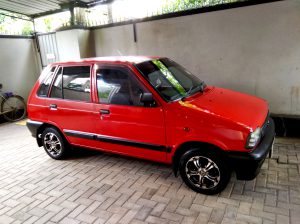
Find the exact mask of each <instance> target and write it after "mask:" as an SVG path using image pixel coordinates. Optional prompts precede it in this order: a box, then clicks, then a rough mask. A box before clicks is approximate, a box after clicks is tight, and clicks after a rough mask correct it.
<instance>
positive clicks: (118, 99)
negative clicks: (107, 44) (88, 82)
mask: <svg viewBox="0 0 300 224" xmlns="http://www.w3.org/2000/svg"><path fill="white" fill-rule="evenodd" d="M97 89H98V98H99V101H100V103H103V104H117V105H132V106H144V104H143V103H142V102H140V97H141V94H142V93H143V92H146V91H147V90H146V89H145V88H144V87H143V86H142V85H141V84H140V83H139V82H138V80H137V79H136V78H135V77H134V74H132V72H131V71H130V70H129V69H127V68H124V67H106V68H100V69H98V70H97Z"/></svg>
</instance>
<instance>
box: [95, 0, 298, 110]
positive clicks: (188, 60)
mask: <svg viewBox="0 0 300 224" xmlns="http://www.w3.org/2000/svg"><path fill="white" fill-rule="evenodd" d="M299 12H300V1H297V0H290V1H282V2H274V3H268V4H261V5H255V6H249V7H242V8H236V9H229V10H223V11H216V12H210V13H203V14H197V15H190V16H184V17H177V18H170V19H163V20H156V21H150V22H143V23H138V24H137V40H138V41H137V43H134V40H133V27H132V25H124V26H117V27H110V28H103V29H97V30H94V31H92V32H93V35H94V40H95V51H96V56H107V55H161V56H167V57H170V58H172V59H174V60H175V61H177V62H179V63H181V64H182V65H184V66H185V67H187V68H188V69H189V70H191V71H192V72H193V73H194V74H197V75H198V76H199V77H200V78H201V79H203V80H205V81H206V82H207V83H208V84H211V85H217V86H221V87H225V88H230V89H234V90H237V91H241V92H246V93H249V94H253V95H256V96H259V97H262V98H265V99H267V100H268V101H269V103H270V109H271V112H272V113H276V114H286V115H300V42H299V40H300V26H299V24H300V13H299ZM228 106H230V103H229V104H228Z"/></svg>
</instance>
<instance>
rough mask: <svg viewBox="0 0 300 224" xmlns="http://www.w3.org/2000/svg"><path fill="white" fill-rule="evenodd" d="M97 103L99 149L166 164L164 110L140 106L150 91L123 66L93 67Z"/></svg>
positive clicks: (156, 106) (105, 65)
mask: <svg viewBox="0 0 300 224" xmlns="http://www.w3.org/2000/svg"><path fill="white" fill-rule="evenodd" d="M95 67H96V68H95V70H94V72H95V80H96V83H95V84H96V91H97V97H96V100H97V101H98V102H97V103H96V104H95V125H96V127H95V131H96V134H97V137H96V139H97V141H98V142H99V143H98V144H99V147H101V148H104V149H106V150H109V151H112V152H117V153H120V154H126V155H130V156H134V157H139V158H145V159H150V160H155V161H165V160H166V152H167V151H168V150H169V148H168V147H167V146H166V138H165V125H164V114H163V108H162V107H161V106H160V105H159V104H158V103H157V102H154V103H152V104H151V105H149V104H147V105H146V104H145V103H142V102H141V101H140V96H141V94H142V93H145V92H148V93H149V91H148V90H147V89H146V87H145V86H144V85H143V84H142V83H141V82H140V81H139V80H138V79H137V77H136V75H135V73H134V72H133V71H132V70H131V69H130V68H129V67H127V66H125V65H112V64H111V65H107V64H98V65H97V66H95Z"/></svg>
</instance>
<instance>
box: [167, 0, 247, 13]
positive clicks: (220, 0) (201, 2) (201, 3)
mask: <svg viewBox="0 0 300 224" xmlns="http://www.w3.org/2000/svg"><path fill="white" fill-rule="evenodd" d="M238 1H242V0H175V1H171V2H168V3H167V4H166V5H165V6H164V7H163V13H168V12H177V11H183V10H188V9H193V8H200V7H207V6H213V5H219V4H226V3H231V2H238Z"/></svg>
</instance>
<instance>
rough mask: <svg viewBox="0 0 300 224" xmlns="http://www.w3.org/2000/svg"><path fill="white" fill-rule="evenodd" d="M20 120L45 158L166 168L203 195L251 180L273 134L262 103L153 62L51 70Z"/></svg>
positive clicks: (99, 62) (112, 60) (166, 62)
mask: <svg viewBox="0 0 300 224" xmlns="http://www.w3.org/2000/svg"><path fill="white" fill-rule="evenodd" d="M28 116H29V120H28V121H27V126H28V128H29V130H30V131H31V133H32V135H33V136H34V137H36V138H37V143H38V145H39V146H43V147H44V149H45V151H46V152H47V154H48V155H49V156H50V157H51V158H53V159H63V158H65V156H66V155H67V154H68V153H69V152H70V149H71V147H70V146H72V145H74V146H80V147H87V148H93V149H98V150H102V151H106V152H112V153H118V154H122V155H127V156H133V157H137V158H142V159H147V160H152V161H157V162H162V163H167V164H172V166H173V171H174V173H175V175H176V176H177V173H178V171H179V173H180V175H181V177H182V179H183V180H184V182H185V183H186V184H187V185H188V186H189V187H190V188H191V189H193V190H195V191H197V192H200V193H204V194H215V193H218V192H220V191H222V190H223V189H224V188H225V187H226V185H227V183H228V181H229V179H230V174H231V171H235V173H236V177H237V179H241V180H251V179H253V178H255V177H256V175H257V174H258V173H259V171H260V168H261V166H262V164H263V162H264V160H265V158H266V156H267V155H268V153H269V152H271V149H272V145H273V141H274V135H275V132H274V123H273V121H272V119H271V118H270V117H269V112H268V104H267V102H266V101H265V100H262V99H259V98H257V97H254V96H250V95H246V94H243V93H239V92H234V91H231V90H227V89H222V88H218V87H214V86H207V85H206V84H205V83H204V82H203V81H201V80H199V79H198V78H197V77H195V76H194V75H192V74H191V73H190V72H188V71H187V70H186V69H184V68H183V67H182V66H180V65H179V64H177V63H175V62H174V61H172V60H170V59H168V58H160V57H141V56H137V57H107V58H91V59H85V60H81V61H76V62H63V63H54V64H51V65H49V66H48V67H47V68H46V69H44V71H43V72H42V75H41V76H40V79H39V80H38V81H37V83H36V84H35V86H34V88H33V89H32V92H31V95H30V97H29V99H28Z"/></svg>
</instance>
